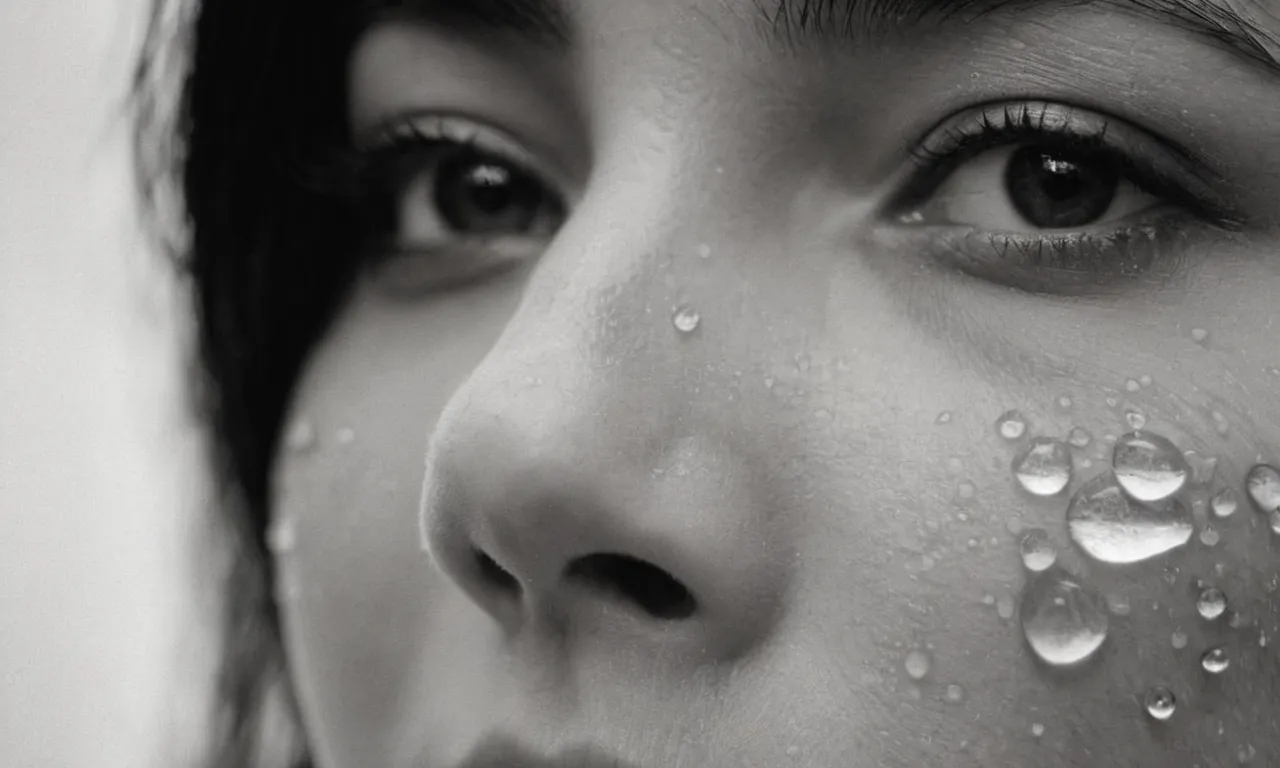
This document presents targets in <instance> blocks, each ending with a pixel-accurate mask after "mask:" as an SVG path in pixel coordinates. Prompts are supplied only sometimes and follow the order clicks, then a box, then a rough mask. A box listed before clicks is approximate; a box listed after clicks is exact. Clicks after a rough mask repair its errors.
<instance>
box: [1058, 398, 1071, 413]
mask: <svg viewBox="0 0 1280 768" xmlns="http://www.w3.org/2000/svg"><path fill="white" fill-rule="evenodd" d="M1073 405H1075V401H1074V400H1072V399H1071V395H1061V396H1059V397H1058V407H1059V408H1061V409H1062V410H1064V411H1069V410H1071V406H1073Z"/></svg>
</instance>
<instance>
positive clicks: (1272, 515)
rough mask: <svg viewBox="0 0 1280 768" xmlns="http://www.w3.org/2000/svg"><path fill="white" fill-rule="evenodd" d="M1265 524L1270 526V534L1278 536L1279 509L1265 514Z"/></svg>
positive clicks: (1279, 527)
mask: <svg viewBox="0 0 1280 768" xmlns="http://www.w3.org/2000/svg"><path fill="white" fill-rule="evenodd" d="M1267 523H1268V524H1269V525H1270V526H1271V532H1272V533H1274V534H1276V535H1277V536H1280V509H1273V510H1271V511H1270V512H1268V513H1267Z"/></svg>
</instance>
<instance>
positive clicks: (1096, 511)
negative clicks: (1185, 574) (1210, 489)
mask: <svg viewBox="0 0 1280 768" xmlns="http://www.w3.org/2000/svg"><path fill="white" fill-rule="evenodd" d="M1067 529H1068V531H1069V533H1070V534H1071V539H1072V541H1074V542H1075V543H1076V544H1077V545H1078V546H1079V547H1080V548H1081V549H1083V550H1084V551H1085V552H1086V553H1088V554H1089V555H1090V556H1091V557H1093V558H1095V559H1097V560H1101V561H1102V562H1104V563H1115V564H1124V563H1136V562H1139V561H1141V560H1146V559H1148V558H1151V557H1155V556H1156V555H1162V554H1164V553H1165V552H1168V551H1169V550H1171V549H1174V548H1176V547H1179V546H1182V545H1183V544H1186V543H1187V542H1188V541H1190V540H1191V535H1192V534H1193V533H1194V532H1195V528H1194V526H1193V525H1192V522H1191V513H1190V512H1189V511H1188V510H1187V508H1186V506H1185V505H1184V504H1182V503H1181V502H1180V501H1178V500H1176V499H1175V500H1172V501H1170V502H1167V503H1165V504H1163V505H1160V506H1149V505H1146V504H1138V503H1135V502H1132V501H1130V500H1129V499H1128V498H1127V497H1126V496H1125V493H1124V491H1123V490H1122V489H1121V488H1120V485H1119V483H1118V482H1117V480H1116V477H1115V475H1114V474H1112V473H1110V472H1108V473H1105V474H1102V475H1099V476H1098V477H1096V478H1094V479H1093V480H1090V481H1089V482H1087V483H1085V484H1084V485H1083V486H1081V487H1080V490H1078V491H1076V494H1075V495H1074V496H1073V497H1072V498H1071V503H1070V504H1069V505H1068V507H1067Z"/></svg>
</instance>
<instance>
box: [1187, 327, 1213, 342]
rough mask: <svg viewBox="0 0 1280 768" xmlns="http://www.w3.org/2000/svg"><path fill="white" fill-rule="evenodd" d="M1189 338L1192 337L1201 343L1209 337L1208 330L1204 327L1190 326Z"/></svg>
mask: <svg viewBox="0 0 1280 768" xmlns="http://www.w3.org/2000/svg"><path fill="white" fill-rule="evenodd" d="M1191 338H1192V339H1194V340H1195V342H1196V343H1197V344H1203V343H1205V341H1207V340H1208V339H1209V332H1208V331H1207V330H1205V329H1204V328H1192V329H1191Z"/></svg>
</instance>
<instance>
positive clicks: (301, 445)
mask: <svg viewBox="0 0 1280 768" xmlns="http://www.w3.org/2000/svg"><path fill="white" fill-rule="evenodd" d="M284 442H285V447H286V448H288V449H289V450H290V451H293V452H294V453H305V452H307V451H309V450H311V449H312V448H314V447H315V444H316V431H315V428H313V427H312V426H311V422H309V421H305V420H303V421H297V422H294V424H293V426H292V427H290V428H289V433H288V434H287V435H285V439H284Z"/></svg>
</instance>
